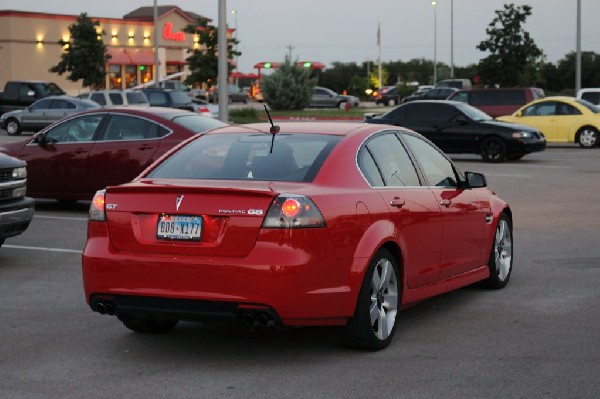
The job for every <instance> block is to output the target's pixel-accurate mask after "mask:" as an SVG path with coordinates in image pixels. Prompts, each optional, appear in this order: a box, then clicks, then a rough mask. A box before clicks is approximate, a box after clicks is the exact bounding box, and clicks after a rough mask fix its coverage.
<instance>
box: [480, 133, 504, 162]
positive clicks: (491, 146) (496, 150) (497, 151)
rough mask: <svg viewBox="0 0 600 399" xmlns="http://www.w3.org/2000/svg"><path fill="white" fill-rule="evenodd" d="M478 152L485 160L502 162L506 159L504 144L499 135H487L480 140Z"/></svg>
mask: <svg viewBox="0 0 600 399" xmlns="http://www.w3.org/2000/svg"><path fill="white" fill-rule="evenodd" d="M479 153H480V154H481V158H483V160H484V161H485V162H491V163H498V162H503V161H505V160H506V144H504V141H503V140H502V139H501V138H499V137H488V138H486V139H484V140H483V141H482V142H481V145H480V146H479Z"/></svg>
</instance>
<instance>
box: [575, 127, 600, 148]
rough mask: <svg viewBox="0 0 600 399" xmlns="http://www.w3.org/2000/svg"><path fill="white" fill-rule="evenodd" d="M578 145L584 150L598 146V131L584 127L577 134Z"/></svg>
mask: <svg viewBox="0 0 600 399" xmlns="http://www.w3.org/2000/svg"><path fill="white" fill-rule="evenodd" d="M577 143H579V145H580V146H581V147H583V148H592V147H593V146H595V145H596V144H598V130H596V129H595V128H593V127H591V126H586V127H582V128H581V129H579V131H578V132H577Z"/></svg>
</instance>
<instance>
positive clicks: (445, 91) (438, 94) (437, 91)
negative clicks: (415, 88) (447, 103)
mask: <svg viewBox="0 0 600 399" xmlns="http://www.w3.org/2000/svg"><path fill="white" fill-rule="evenodd" d="M456 91H458V89H455V88H452V87H441V88H433V89H430V90H427V91H426V92H425V93H423V94H418V95H410V96H407V97H405V98H404V101H403V102H405V103H406V102H410V101H420V100H445V99H447V98H448V97H449V96H450V95H452V93H455V92H456Z"/></svg>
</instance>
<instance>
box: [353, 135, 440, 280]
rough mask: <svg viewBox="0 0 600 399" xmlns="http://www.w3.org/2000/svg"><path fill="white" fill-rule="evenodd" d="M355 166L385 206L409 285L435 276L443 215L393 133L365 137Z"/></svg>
mask: <svg viewBox="0 0 600 399" xmlns="http://www.w3.org/2000/svg"><path fill="white" fill-rule="evenodd" d="M358 164H359V167H360V169H361V171H362V173H363V175H364V176H365V178H366V179H367V181H368V182H369V184H370V185H371V187H372V188H373V189H374V190H376V191H377V192H378V193H379V195H380V196H381V197H382V199H383V201H384V202H385V203H386V205H387V207H388V211H389V213H390V217H391V219H392V220H393V222H394V224H395V226H396V232H395V234H396V235H397V241H398V244H399V246H400V248H401V249H402V253H403V260H404V262H403V263H404V265H405V277H406V280H407V284H408V286H409V287H411V288H414V287H420V286H423V285H426V284H430V283H432V282H435V281H436V280H437V279H438V278H439V269H438V267H437V266H438V265H439V263H440V258H441V251H442V239H443V218H442V215H441V212H440V207H439V205H438V203H437V201H436V198H435V196H434V195H433V193H432V192H431V190H428V189H427V188H425V187H424V186H422V185H421V182H420V180H419V176H418V173H417V170H416V168H415V166H414V164H413V161H412V160H411V158H410V156H409V155H408V153H407V151H406V149H405V148H404V146H403V145H402V143H401V142H400V140H399V139H398V136H397V135H396V133H395V132H385V133H382V134H379V135H377V136H375V137H373V138H371V139H369V140H368V141H367V142H366V143H365V145H364V146H363V147H362V148H361V150H360V152H359V156H358Z"/></svg>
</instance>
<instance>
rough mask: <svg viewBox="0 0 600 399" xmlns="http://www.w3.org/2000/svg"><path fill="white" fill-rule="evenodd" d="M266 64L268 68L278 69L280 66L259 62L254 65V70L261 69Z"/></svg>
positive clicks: (273, 63)
mask: <svg viewBox="0 0 600 399" xmlns="http://www.w3.org/2000/svg"><path fill="white" fill-rule="evenodd" d="M266 64H268V65H270V68H279V67H280V66H281V62H267V61H265V62H259V63H258V64H255V65H254V68H258V69H262V68H264V67H265V65H266Z"/></svg>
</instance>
